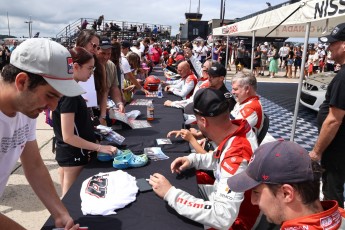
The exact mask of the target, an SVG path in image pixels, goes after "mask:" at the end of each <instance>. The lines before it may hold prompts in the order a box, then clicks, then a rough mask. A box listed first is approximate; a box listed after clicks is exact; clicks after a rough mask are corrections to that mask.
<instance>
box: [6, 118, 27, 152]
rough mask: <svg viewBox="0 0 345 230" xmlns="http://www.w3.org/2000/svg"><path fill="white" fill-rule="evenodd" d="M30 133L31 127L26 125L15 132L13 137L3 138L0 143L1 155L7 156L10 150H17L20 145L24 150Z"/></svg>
mask: <svg viewBox="0 0 345 230" xmlns="http://www.w3.org/2000/svg"><path fill="white" fill-rule="evenodd" d="M29 131H30V129H29V125H28V124H26V125H25V126H24V127H21V128H19V129H17V130H15V131H14V133H13V136H12V137H2V138H1V142H0V146H1V147H0V153H1V154H5V153H7V152H8V151H9V149H15V148H17V147H18V146H20V145H22V148H24V146H25V143H26V140H27V136H28V134H29Z"/></svg>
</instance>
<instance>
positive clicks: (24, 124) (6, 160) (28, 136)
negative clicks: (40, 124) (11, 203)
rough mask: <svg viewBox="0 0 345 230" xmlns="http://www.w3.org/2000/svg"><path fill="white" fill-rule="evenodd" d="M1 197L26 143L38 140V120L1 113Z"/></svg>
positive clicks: (22, 115) (19, 114)
mask: <svg viewBox="0 0 345 230" xmlns="http://www.w3.org/2000/svg"><path fill="white" fill-rule="evenodd" d="M0 127H1V129H0V197H1V196H2V194H3V192H4V190H5V187H6V183H7V181H8V178H9V176H10V174H11V172H12V170H13V169H14V166H15V164H16V162H17V161H18V159H19V158H20V155H21V154H22V152H23V149H24V147H25V144H26V142H28V141H34V140H36V119H31V118H29V117H27V116H25V115H24V114H22V113H17V114H16V116H14V117H8V116H6V115H5V114H3V113H2V112H1V111H0Z"/></svg>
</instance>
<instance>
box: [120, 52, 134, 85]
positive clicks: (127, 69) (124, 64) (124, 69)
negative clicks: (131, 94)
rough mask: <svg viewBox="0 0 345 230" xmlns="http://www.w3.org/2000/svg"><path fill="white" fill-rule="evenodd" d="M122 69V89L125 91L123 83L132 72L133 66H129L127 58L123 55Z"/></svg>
mask: <svg viewBox="0 0 345 230" xmlns="http://www.w3.org/2000/svg"><path fill="white" fill-rule="evenodd" d="M120 69H121V89H123V81H124V80H125V74H127V73H129V72H131V66H130V65H129V63H128V60H127V58H126V57H125V56H124V55H123V54H121V62H120Z"/></svg>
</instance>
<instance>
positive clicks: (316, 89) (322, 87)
mask: <svg viewBox="0 0 345 230" xmlns="http://www.w3.org/2000/svg"><path fill="white" fill-rule="evenodd" d="M334 76H335V73H333V72H323V73H318V74H313V75H312V76H309V77H308V79H307V80H305V81H304V82H303V87H302V92H301V98H300V102H301V104H302V105H304V106H306V107H308V108H310V109H312V110H315V111H319V107H320V105H321V104H322V102H323V101H324V100H325V94H326V90H327V87H328V84H329V83H330V82H331V81H332V79H333V77H334Z"/></svg>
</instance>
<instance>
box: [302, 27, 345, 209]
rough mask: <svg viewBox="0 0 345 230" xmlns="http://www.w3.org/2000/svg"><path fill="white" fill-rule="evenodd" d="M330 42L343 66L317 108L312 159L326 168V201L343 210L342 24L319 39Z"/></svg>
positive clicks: (344, 48)
mask: <svg viewBox="0 0 345 230" xmlns="http://www.w3.org/2000/svg"><path fill="white" fill-rule="evenodd" d="M319 40H320V41H321V42H323V43H329V47H328V50H329V51H330V52H331V53H332V56H331V58H332V59H333V60H334V61H335V62H336V63H339V64H341V65H342V67H341V69H340V70H339V72H338V73H337V75H336V76H335V77H334V78H333V80H332V81H331V83H330V84H329V85H328V88H327V92H326V96H325V101H324V102H323V103H322V104H321V106H320V111H319V113H318V117H317V121H318V125H319V130H320V134H319V137H318V139H317V141H316V143H315V146H314V148H313V150H312V151H311V152H310V153H309V155H310V157H311V158H312V159H313V160H318V161H319V160H321V164H322V166H323V168H324V169H325V172H324V173H323V176H322V180H323V187H322V191H323V193H324V196H325V200H337V201H338V203H339V206H340V207H342V208H344V196H343V192H344V187H343V186H344V182H345V167H344V166H345V154H344V149H345V141H344V140H345V122H344V116H345V66H344V64H345V23H342V24H339V25H338V26H336V27H335V28H334V30H333V31H332V33H331V34H330V35H328V36H325V37H321V38H320V39H319Z"/></svg>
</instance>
